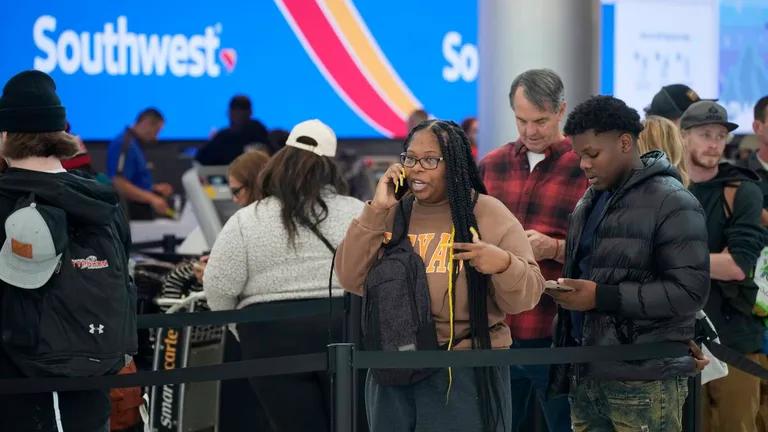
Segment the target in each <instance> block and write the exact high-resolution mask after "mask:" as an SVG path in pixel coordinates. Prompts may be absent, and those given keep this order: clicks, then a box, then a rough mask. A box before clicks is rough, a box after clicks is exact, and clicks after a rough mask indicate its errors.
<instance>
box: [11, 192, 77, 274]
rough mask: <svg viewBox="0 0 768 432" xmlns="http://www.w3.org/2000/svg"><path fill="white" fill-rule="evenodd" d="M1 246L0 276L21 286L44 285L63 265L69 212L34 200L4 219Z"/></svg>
mask: <svg viewBox="0 0 768 432" xmlns="http://www.w3.org/2000/svg"><path fill="white" fill-rule="evenodd" d="M5 236H6V237H5V242H4V243H3V247H2V249H0V280H2V281H3V282H5V283H7V284H10V285H13V286H15V287H18V288H24V289H35V288H40V287H41V286H43V285H45V284H46V283H47V282H48V280H49V279H50V278H51V276H52V275H53V274H54V273H55V272H56V271H57V270H58V269H59V268H60V266H61V257H62V253H63V252H64V250H65V249H66V247H67V242H68V236H67V214H66V213H65V212H64V210H62V209H59V208H56V207H50V206H46V205H40V204H38V203H36V202H34V201H32V202H30V203H28V205H24V206H22V207H21V208H18V209H17V210H16V211H14V212H13V213H11V214H10V215H9V216H8V218H7V219H6V220H5Z"/></svg>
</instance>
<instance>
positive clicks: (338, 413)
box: [328, 343, 355, 432]
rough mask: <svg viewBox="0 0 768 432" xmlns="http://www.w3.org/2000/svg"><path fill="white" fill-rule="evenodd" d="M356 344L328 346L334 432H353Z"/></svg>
mask: <svg viewBox="0 0 768 432" xmlns="http://www.w3.org/2000/svg"><path fill="white" fill-rule="evenodd" d="M353 352H354V344H351V343H338V344H330V345H328V372H329V373H330V374H331V392H332V397H331V401H332V404H333V421H332V430H333V432H353V428H352V418H353V407H354V405H353V404H354V401H353V393H354V392H353V390H354V374H355V368H354V364H353V363H352V361H353V359H352V354H353Z"/></svg>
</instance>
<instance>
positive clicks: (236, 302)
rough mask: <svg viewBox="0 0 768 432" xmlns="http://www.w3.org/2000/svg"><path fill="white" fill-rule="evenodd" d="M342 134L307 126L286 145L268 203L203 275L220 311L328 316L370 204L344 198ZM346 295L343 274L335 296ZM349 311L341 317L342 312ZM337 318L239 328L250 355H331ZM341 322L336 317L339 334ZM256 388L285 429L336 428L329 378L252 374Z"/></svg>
mask: <svg viewBox="0 0 768 432" xmlns="http://www.w3.org/2000/svg"><path fill="white" fill-rule="evenodd" d="M336 147H337V142H336V134H335V133H334V132H333V130H332V129H331V128H330V127H328V126H327V125H325V124H324V123H323V122H321V121H320V120H307V121H304V122H301V123H299V124H297V125H296V126H295V127H294V128H293V130H292V131H291V133H290V135H289V136H288V141H287V143H286V147H284V148H283V149H282V150H280V151H279V152H277V153H276V154H275V155H274V156H273V157H272V159H270V161H269V162H268V164H267V166H266V167H265V168H264V171H263V173H262V176H261V185H260V187H261V190H262V193H263V197H264V198H263V199H261V200H259V201H256V202H254V203H253V204H251V205H248V206H247V207H244V208H242V209H241V210H239V211H238V212H237V213H235V215H233V216H232V217H231V218H230V219H229V220H228V221H227V223H226V224H225V225H224V228H223V229H222V231H221V233H220V234H219V237H218V238H217V239H216V243H215V244H214V245H213V249H212V250H211V256H210V258H209V261H208V266H207V267H206V269H205V275H204V276H203V287H204V289H205V293H206V296H207V298H208V305H209V306H210V307H211V309H213V310H225V309H242V308H246V307H249V306H252V305H257V304H260V303H266V302H293V303H296V304H299V303H300V302H301V303H304V304H307V305H309V304H313V303H314V304H316V305H317V307H318V310H323V311H327V310H328V274H329V271H330V268H331V260H332V257H333V254H334V250H335V248H336V247H337V246H338V244H339V243H340V242H341V239H342V238H343V237H344V233H345V232H346V230H347V227H348V226H349V224H350V223H351V221H352V219H354V217H355V216H357V214H359V213H360V211H361V210H362V208H363V203H362V202H361V201H359V200H357V199H355V198H352V197H348V196H344V195H343V193H344V192H345V189H346V185H345V184H344V180H343V179H344V177H343V175H342V173H341V172H340V170H339V169H338V167H337V166H336V163H335V162H334V157H335V155H336ZM342 293H343V291H342V289H341V286H340V285H339V283H338V281H337V280H336V278H335V277H334V279H333V288H332V294H333V296H334V297H340V296H341V295H342ZM339 312H340V311H339ZM328 324H329V323H328V316H327V314H326V315H324V316H315V317H307V318H297V319H290V320H284V321H280V322H264V323H244V324H239V325H238V326H237V331H238V334H239V336H240V343H241V347H242V352H243V358H244V359H253V358H262V357H275V356H284V355H297V354H308V353H313V352H320V351H324V350H325V349H326V348H325V346H326V344H327V342H328V339H327V338H328V334H327V329H328ZM340 327H341V316H340V315H339V316H337V317H335V318H334V330H335V331H337V332H338V331H339V330H340ZM250 381H251V386H252V387H253V390H254V392H255V393H256V395H257V397H258V398H259V401H260V402H261V404H262V405H263V407H264V410H265V412H266V414H267V416H268V417H269V420H270V422H271V423H272V424H273V426H274V428H275V430H279V431H281V432H283V431H285V432H291V431H308V430H312V431H321V432H322V431H327V430H329V425H330V413H329V409H328V406H327V400H326V399H327V395H328V394H329V388H328V381H327V375H326V374H325V373H305V374H296V375H282V376H274V377H261V378H252V379H251V380H250Z"/></svg>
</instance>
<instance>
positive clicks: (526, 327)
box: [480, 138, 588, 339]
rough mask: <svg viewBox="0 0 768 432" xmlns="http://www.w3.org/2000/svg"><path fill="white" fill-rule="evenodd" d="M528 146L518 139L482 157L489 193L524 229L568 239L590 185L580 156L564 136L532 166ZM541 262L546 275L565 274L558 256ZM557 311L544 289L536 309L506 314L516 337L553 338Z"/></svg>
mask: <svg viewBox="0 0 768 432" xmlns="http://www.w3.org/2000/svg"><path fill="white" fill-rule="evenodd" d="M527 151H528V149H527V148H526V147H525V146H524V145H523V144H522V143H521V142H519V141H518V142H514V143H509V144H507V145H505V146H503V147H500V148H498V149H496V150H494V151H493V152H491V153H489V154H488V155H487V156H486V157H485V158H484V159H483V160H482V162H481V163H480V176H481V177H482V179H483V182H484V183H485V186H486V188H488V194H489V195H491V196H493V197H496V198H497V199H499V200H500V201H501V202H503V203H504V204H505V205H506V206H507V208H509V210H510V211H511V212H512V213H513V214H514V215H515V217H517V219H518V220H519V221H520V223H521V224H522V225H523V227H524V228H525V229H527V230H528V229H534V230H536V231H539V232H541V233H542V234H546V235H548V236H550V237H554V238H556V239H558V240H562V239H565V236H566V234H567V233H568V218H569V216H570V214H571V212H573V209H574V208H575V207H576V203H577V202H578V201H579V199H581V197H582V195H584V192H585V191H586V190H587V186H588V184H587V179H586V177H585V176H584V173H583V172H582V170H581V168H579V157H578V156H577V155H576V153H574V152H573V151H572V149H571V141H570V139H569V138H565V139H564V140H563V141H561V142H558V143H555V144H552V145H551V146H550V147H549V148H548V149H547V150H545V152H544V154H545V158H544V160H542V161H541V162H539V163H538V164H537V165H536V166H535V167H534V169H533V171H531V170H530V165H529V163H528V157H527V156H526V152H527ZM539 267H540V268H541V273H542V275H543V276H544V278H545V279H546V280H551V279H557V278H558V277H561V275H562V271H563V266H562V264H560V263H558V262H557V261H554V260H543V261H540V262H539ZM556 311H557V307H556V305H555V303H554V301H552V299H551V298H550V297H549V296H546V295H543V296H542V297H541V301H540V302H539V304H538V305H537V306H536V307H535V308H534V309H533V310H530V311H527V312H523V313H520V314H517V315H509V316H507V324H509V328H510V329H511V331H512V338H513V339H543V338H551V337H552V320H553V318H554V316H555V312H556Z"/></svg>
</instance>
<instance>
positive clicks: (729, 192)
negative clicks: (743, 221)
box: [723, 182, 741, 224]
mask: <svg viewBox="0 0 768 432" xmlns="http://www.w3.org/2000/svg"><path fill="white" fill-rule="evenodd" d="M739 186H741V182H734V183H726V184H725V185H723V210H724V211H725V217H726V219H728V223H729V224H730V222H731V218H732V217H733V203H734V202H735V201H736V192H737V191H738V190H739Z"/></svg>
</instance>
